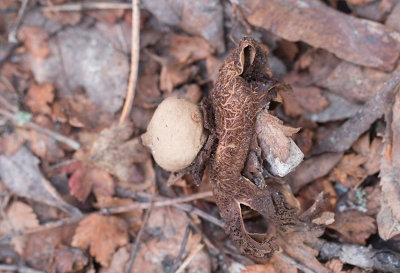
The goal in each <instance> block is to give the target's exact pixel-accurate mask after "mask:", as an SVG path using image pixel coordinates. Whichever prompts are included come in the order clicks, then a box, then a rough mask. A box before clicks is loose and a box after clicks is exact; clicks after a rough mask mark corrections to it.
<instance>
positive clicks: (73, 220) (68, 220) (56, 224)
mask: <svg viewBox="0 0 400 273" xmlns="http://www.w3.org/2000/svg"><path fill="white" fill-rule="evenodd" d="M84 216H87V215H84ZM84 216H83V217H84ZM83 217H82V218H83ZM82 218H79V217H69V218H64V219H61V220H58V221H54V222H48V223H46V224H43V225H40V226H38V227H35V228H30V229H26V230H24V231H16V232H12V233H10V234H8V235H6V236H4V237H1V238H0V242H2V241H5V240H8V239H11V238H14V237H17V236H24V235H29V234H33V233H37V232H41V231H45V230H49V229H53V228H58V227H61V226H65V225H69V224H74V223H76V222H78V221H79V220H81V219H82Z"/></svg>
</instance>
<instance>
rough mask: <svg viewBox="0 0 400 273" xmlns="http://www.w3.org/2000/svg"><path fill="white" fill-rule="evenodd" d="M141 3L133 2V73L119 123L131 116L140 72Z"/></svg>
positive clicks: (131, 73) (130, 75) (136, 0)
mask: <svg viewBox="0 0 400 273" xmlns="http://www.w3.org/2000/svg"><path fill="white" fill-rule="evenodd" d="M138 2H139V1H138V0H133V2H132V49H131V72H130V74H129V83H128V91H127V93H126V98H125V104H124V108H123V109H122V114H121V118H120V119H119V123H120V124H122V123H124V122H125V120H126V118H127V116H128V115H129V114H130V112H131V109H132V104H133V99H134V97H135V88H136V81H137V76H138V70H139V54H140V9H139V3H138Z"/></svg>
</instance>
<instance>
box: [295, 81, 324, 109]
mask: <svg viewBox="0 0 400 273" xmlns="http://www.w3.org/2000/svg"><path fill="white" fill-rule="evenodd" d="M292 88H293V93H294V94H295V100H296V101H297V102H298V103H299V105H300V106H301V107H302V108H303V109H304V110H306V111H308V112H311V113H317V112H321V111H322V110H324V109H325V108H327V107H328V106H329V101H328V100H327V99H326V98H325V97H324V96H323V94H322V90H321V89H320V88H318V87H314V86H310V87H300V86H296V85H293V86H292Z"/></svg>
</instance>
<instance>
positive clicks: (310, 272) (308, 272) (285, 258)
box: [278, 253, 315, 273]
mask: <svg viewBox="0 0 400 273" xmlns="http://www.w3.org/2000/svg"><path fill="white" fill-rule="evenodd" d="M278 255H279V257H280V258H281V259H282V260H283V261H285V262H286V263H288V264H292V265H294V266H296V267H297V268H298V269H300V270H301V271H303V272H305V273H315V271H314V270H311V269H310V268H308V267H307V266H305V265H303V264H301V263H299V262H297V261H296V260H295V259H293V258H292V257H289V256H288V255H286V254H285V253H279V254H278Z"/></svg>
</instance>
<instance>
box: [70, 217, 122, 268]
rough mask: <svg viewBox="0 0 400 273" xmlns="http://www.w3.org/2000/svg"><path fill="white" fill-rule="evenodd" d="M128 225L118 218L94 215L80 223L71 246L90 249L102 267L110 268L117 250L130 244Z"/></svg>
mask: <svg viewBox="0 0 400 273" xmlns="http://www.w3.org/2000/svg"><path fill="white" fill-rule="evenodd" d="M127 231H128V230H127V225H126V223H125V221H124V220H123V219H121V218H119V217H116V216H102V215H99V214H92V215H89V216H87V217H85V218H84V219H83V220H81V221H80V222H79V225H78V227H77V229H76V231H75V235H74V237H73V239H72V243H71V246H73V247H79V248H82V249H86V248H89V251H90V255H92V256H93V257H94V258H95V259H96V261H98V262H99V263H100V264H101V265H102V266H106V267H107V266H109V264H110V261H111V257H112V255H113V253H114V251H115V249H116V248H117V247H119V246H124V245H125V244H127V243H128V233H127Z"/></svg>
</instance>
